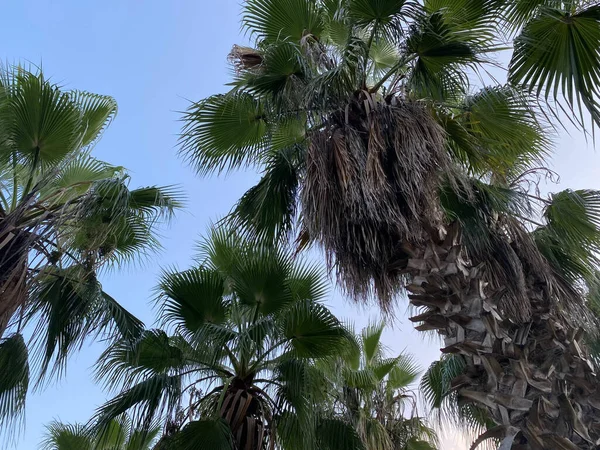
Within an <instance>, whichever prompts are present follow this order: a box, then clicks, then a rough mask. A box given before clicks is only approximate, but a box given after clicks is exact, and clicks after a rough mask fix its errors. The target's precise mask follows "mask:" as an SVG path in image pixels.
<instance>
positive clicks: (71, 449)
mask: <svg viewBox="0 0 600 450" xmlns="http://www.w3.org/2000/svg"><path fill="white" fill-rule="evenodd" d="M159 433H160V427H158V426H156V425H153V426H151V427H150V429H149V430H141V429H136V428H135V427H134V426H133V424H132V422H131V419H130V418H129V417H127V416H122V417H119V418H118V419H114V420H113V421H112V422H111V423H110V424H109V426H108V427H107V429H106V432H105V433H103V434H97V433H94V432H93V430H92V429H90V427H89V426H85V425H81V424H65V423H62V422H59V421H53V422H51V423H50V424H49V425H47V426H46V435H45V437H44V440H43V441H42V443H41V446H40V448H41V449H42V450H151V449H153V448H154V442H155V441H156V438H157V436H158V434H159Z"/></svg>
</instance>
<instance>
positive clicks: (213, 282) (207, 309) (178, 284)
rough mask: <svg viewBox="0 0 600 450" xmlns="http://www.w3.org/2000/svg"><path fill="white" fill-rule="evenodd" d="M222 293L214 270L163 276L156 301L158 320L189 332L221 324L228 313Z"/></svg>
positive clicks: (221, 284)
mask: <svg viewBox="0 0 600 450" xmlns="http://www.w3.org/2000/svg"><path fill="white" fill-rule="evenodd" d="M224 289H225V285H224V279H223V277H222V276H221V275H220V274H219V273H218V272H216V271H214V270H208V269H204V268H197V269H190V270H186V271H184V272H175V271H171V272H164V273H163V276H162V279H161V281H160V284H159V297H158V300H159V301H160V304H161V309H162V313H161V315H162V320H163V321H164V322H165V323H170V324H174V325H179V326H181V325H184V326H185V327H186V328H187V329H188V330H190V331H196V330H198V329H199V328H200V327H201V326H202V325H203V324H205V323H207V322H208V323H215V324H219V323H222V322H223V321H224V320H225V317H226V313H227V309H228V302H227V300H226V299H225V298H224Z"/></svg>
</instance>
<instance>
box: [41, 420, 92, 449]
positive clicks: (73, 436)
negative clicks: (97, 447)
mask: <svg viewBox="0 0 600 450" xmlns="http://www.w3.org/2000/svg"><path fill="white" fill-rule="evenodd" d="M40 448H41V449H42V450H93V449H94V442H93V440H92V437H91V436H90V433H89V431H88V430H87V429H86V427H85V426H84V425H81V424H64V423H61V422H58V421H53V422H51V423H50V424H48V425H46V433H45V437H44V440H43V441H42V443H41V446H40Z"/></svg>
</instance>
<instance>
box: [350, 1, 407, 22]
mask: <svg viewBox="0 0 600 450" xmlns="http://www.w3.org/2000/svg"><path fill="white" fill-rule="evenodd" d="M406 3H407V2H406V1H405V0H350V1H349V4H348V13H349V15H350V17H351V18H353V19H354V20H355V21H356V24H357V25H358V26H367V25H375V24H377V26H386V25H388V24H390V23H391V22H392V21H393V20H394V18H395V17H396V16H397V15H399V14H400V12H401V10H402V8H403V6H404V5H405V4H406Z"/></svg>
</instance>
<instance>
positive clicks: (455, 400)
mask: <svg viewBox="0 0 600 450" xmlns="http://www.w3.org/2000/svg"><path fill="white" fill-rule="evenodd" d="M466 369H467V365H466V362H465V360H464V359H463V358H462V356H460V355H444V356H443V357H442V358H440V359H439V360H437V361H434V362H433V363H432V364H431V365H430V366H429V368H428V369H427V371H426V372H425V373H424V374H423V377H422V378H421V382H420V391H421V392H422V394H423V398H424V400H425V402H426V405H427V407H428V408H429V409H430V410H431V415H432V417H435V418H436V419H437V422H438V425H439V426H440V427H441V428H444V427H453V428H456V429H458V430H460V431H462V432H463V433H464V434H465V435H473V436H476V437H477V439H476V440H475V442H474V444H473V446H474V447H473V448H477V447H478V445H481V444H483V443H484V441H485V440H486V439H493V438H496V439H497V438H498V437H499V435H500V436H501V434H502V433H500V434H498V431H499V430H498V429H496V426H495V423H494V421H493V420H492V419H491V418H490V416H489V414H488V412H487V410H486V409H484V408H481V407H479V406H478V405H476V404H473V403H465V402H463V401H461V400H460V399H459V397H458V393H457V392H456V390H454V389H453V386H452V381H453V380H455V379H457V378H459V377H460V376H462V375H463V374H464V373H465V371H466ZM492 443H493V444H495V443H497V442H492ZM489 448H492V447H489ZM494 448H496V447H494Z"/></svg>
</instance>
